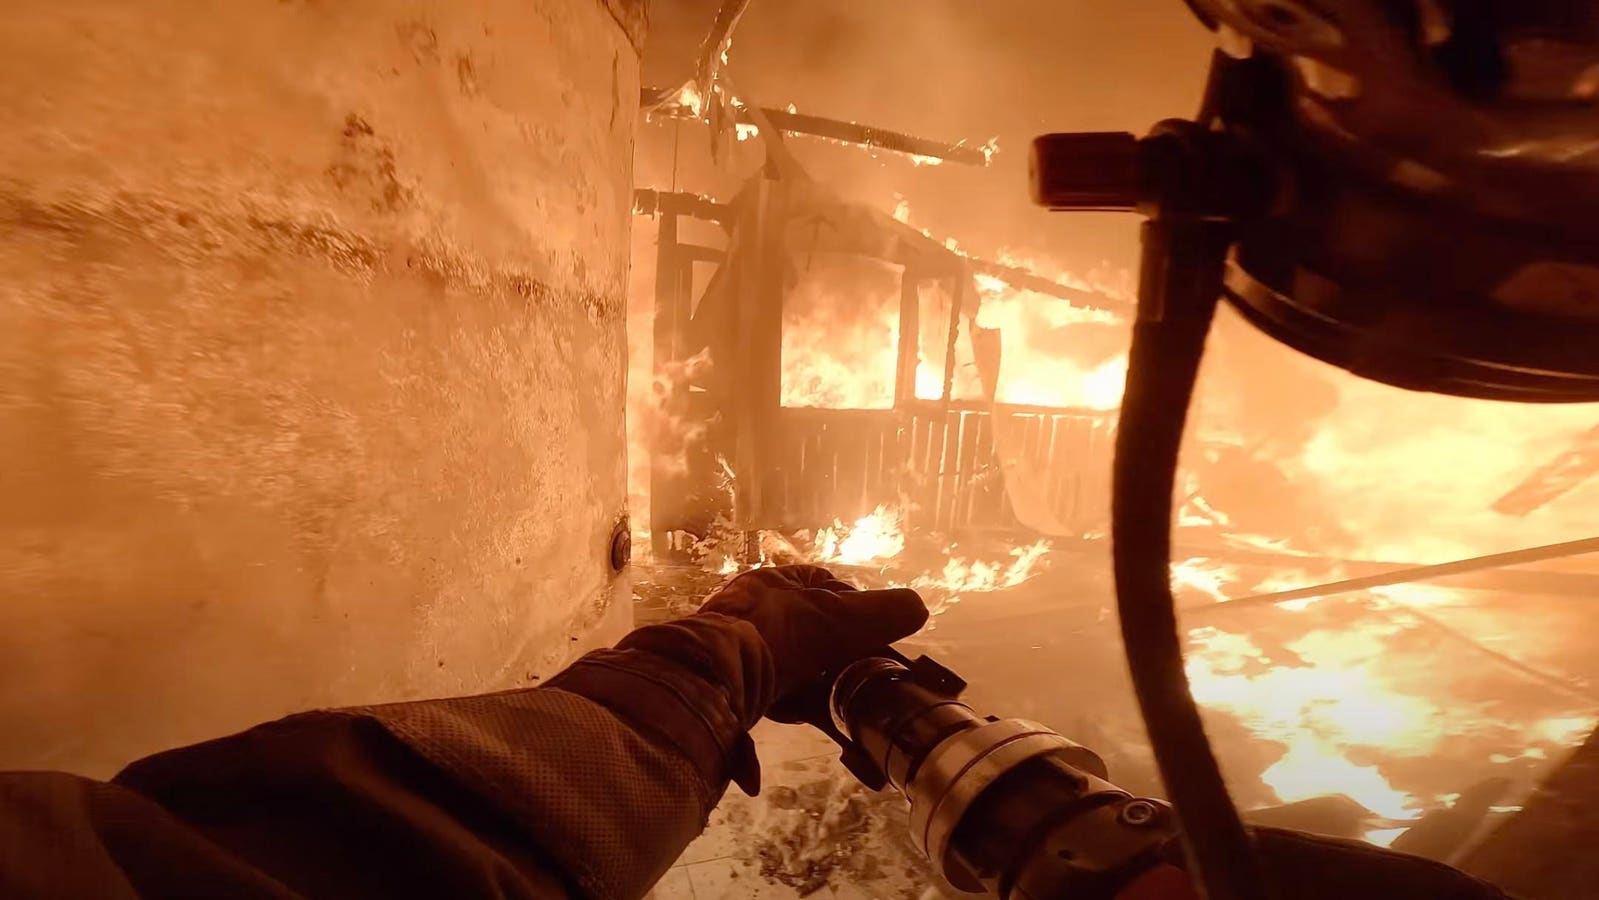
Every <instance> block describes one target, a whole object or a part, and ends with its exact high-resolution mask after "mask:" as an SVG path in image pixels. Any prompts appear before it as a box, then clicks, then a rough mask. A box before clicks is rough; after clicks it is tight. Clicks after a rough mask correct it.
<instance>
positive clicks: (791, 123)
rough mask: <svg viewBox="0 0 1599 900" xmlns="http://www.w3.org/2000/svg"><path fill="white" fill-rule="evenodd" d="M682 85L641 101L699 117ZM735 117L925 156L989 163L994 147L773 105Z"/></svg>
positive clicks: (646, 94) (666, 112) (657, 109)
mask: <svg viewBox="0 0 1599 900" xmlns="http://www.w3.org/2000/svg"><path fill="white" fill-rule="evenodd" d="M681 90H682V89H681V88H643V89H642V90H640V92H639V105H640V107H642V108H643V109H644V110H646V111H648V112H649V113H650V114H651V115H654V116H663V117H667V118H678V119H698V118H699V115H698V114H697V113H696V112H695V111H694V110H693V109H690V108H688V107H686V106H683V105H681V104H679V103H677V102H676V100H677V98H678V97H679V95H680V94H681ZM734 115H735V121H737V122H739V123H741V124H744V125H755V126H757V127H759V126H760V124H761V123H760V118H761V117H762V116H764V117H765V118H766V120H767V121H768V122H769V123H770V124H771V127H772V128H775V129H776V130H778V131H780V132H783V133H786V134H808V135H811V136H812V137H820V138H828V139H831V140H835V141H843V142H844V143H846V144H857V145H859V146H862V147H869V148H872V149H875V150H889V151H892V152H895V153H902V154H904V155H906V156H911V157H915V158H917V159H921V160H938V161H940V162H953V163H961V164H964V165H970V166H986V165H988V162H989V159H990V158H991V157H992V156H993V154H994V151H993V148H992V147H990V146H987V145H985V146H972V145H971V144H968V143H966V142H965V141H957V142H955V143H953V144H952V143H949V142H947V141H938V140H933V139H931V138H923V137H916V136H915V135H910V134H905V133H904V132H899V131H891V130H889V129H887V128H878V127H876V126H874V125H862V124H860V123H859V122H846V121H844V120H842V119H831V118H828V117H826V116H813V115H810V114H808V113H801V112H793V111H790V110H787V109H779V108H777V107H771V106H761V107H735V108H734Z"/></svg>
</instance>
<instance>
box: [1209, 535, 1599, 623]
mask: <svg viewBox="0 0 1599 900" xmlns="http://www.w3.org/2000/svg"><path fill="white" fill-rule="evenodd" d="M1595 552H1599V538H1583V539H1582V540H1577V541H1564V542H1562V543H1558V544H1546V545H1544V546H1541V547H1528V548H1526V549H1524V550H1510V551H1507V552H1504V553H1490V554H1488V555H1487V556H1475V557H1472V558H1470V559H1459V560H1455V561H1453V562H1446V563H1437V564H1435V565H1430V566H1411V567H1408V568H1403V569H1395V570H1393V571H1389V572H1383V573H1380V574H1377V575H1366V576H1362V577H1359V578H1347V579H1344V580H1342V581H1333V582H1329V583H1327V584H1318V585H1315V586H1312V587H1303V588H1294V589H1293V590H1288V591H1277V592H1275V593H1270V594H1254V595H1252V596H1248V597H1239V598H1238V599H1237V600H1229V601H1227V602H1226V603H1218V604H1215V605H1213V606H1205V607H1201V609H1204V610H1210V611H1222V610H1233V609H1240V608H1244V607H1249V606H1260V605H1264V604H1273V603H1283V602H1286V601H1288V600H1304V599H1309V598H1311V597H1328V596H1331V595H1333V594H1347V593H1350V592H1351V591H1364V590H1369V589H1371V588H1374V587H1386V586H1388V585H1392V584H1407V583H1409V582H1412V581H1426V580H1429V579H1433V578H1442V577H1444V576H1446V575H1462V574H1465V573H1467V572H1477V571H1481V570H1483V569H1498V568H1503V567H1505V566H1515V565H1521V564H1523V563H1530V562H1541V561H1543V560H1550V559H1561V558H1564V557H1567V556H1580V555H1581V554H1584V553H1595Z"/></svg>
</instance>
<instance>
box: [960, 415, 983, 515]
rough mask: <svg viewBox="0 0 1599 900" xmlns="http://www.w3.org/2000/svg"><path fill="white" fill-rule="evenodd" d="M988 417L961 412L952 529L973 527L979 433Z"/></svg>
mask: <svg viewBox="0 0 1599 900" xmlns="http://www.w3.org/2000/svg"><path fill="white" fill-rule="evenodd" d="M987 418H988V417H987V416H985V415H983V414H982V413H962V414H961V447H960V456H959V457H958V462H957V463H956V469H955V518H954V528H953V529H952V530H966V529H970V528H971V527H972V522H973V508H974V506H975V505H976V502H977V484H976V477H977V449H978V448H977V445H978V443H979V440H978V433H979V432H980V431H981V429H982V426H983V422H984V421H986V420H987Z"/></svg>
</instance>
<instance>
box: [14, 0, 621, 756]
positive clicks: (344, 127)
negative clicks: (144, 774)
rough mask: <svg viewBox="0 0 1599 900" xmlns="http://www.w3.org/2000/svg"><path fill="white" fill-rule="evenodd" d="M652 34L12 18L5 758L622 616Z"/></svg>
mask: <svg viewBox="0 0 1599 900" xmlns="http://www.w3.org/2000/svg"><path fill="white" fill-rule="evenodd" d="M638 6H639V2H638V0H435V2H429V0H340V2H318V0H229V2H226V3H212V4H197V3H192V2H185V0H143V2H140V3H127V2H123V0H22V2H13V3H9V4H7V6H6V14H5V15H4V16H3V17H0V767H8V768H15V767H49V768H64V769H68V770H76V771H81V772H87V773H91V774H100V775H105V774H108V773H110V772H112V771H114V770H115V769H116V768H117V767H118V766H120V765H121V764H122V763H124V762H125V761H127V760H129V759H131V758H134V757H136V756H139V755H142V754H145V753H148V752H151V751H155V750H158V749H162V748H164V747H167V746H171V745H174V744H177V743H181V742H189V741H194V740H199V739H203V738H206V737H210V736H214V735H217V734H221V733H225V732H227V731H230V730H234V729H238V728H242V727H245V726H248V725H250V724H253V723H254V722H257V721H260V720H263V719H267V718H270V717H274V716H278V715H281V714H284V713H288V712H291V711H294V710H299V709H303V708H307V707H314V706H325V705H341V704H351V703H364V702H371V701H386V700H399V699H406V698H415V697H422V696H433V695H441V694H448V693H454V692H465V691H477V690H485V689H493V688H502V687H508V686H514V685H521V684H532V683H536V680H537V679H539V678H542V677H545V676H547V675H548V674H549V673H551V672H553V671H554V670H555V669H557V668H559V666H560V665H562V664H563V663H564V662H565V661H566V660H567V659H568V658H569V657H570V655H571V654H572V653H573V652H575V651H577V650H579V649H582V648H584V647H586V646H589V645H590V644H592V643H594V642H596V641H602V640H609V639H611V638H614V636H615V634H616V633H618V632H619V631H620V629H621V628H623V627H625V625H626V624H627V622H628V620H629V613H628V603H627V601H628V598H629V596H630V593H629V590H628V585H627V583H626V576H625V574H622V575H617V574H613V573H612V572H611V570H610V568H609V565H608V562H607V546H608V542H609V539H610V535H611V532H612V528H613V525H614V524H615V523H616V521H617V520H618V519H619V518H620V517H621V516H622V515H624V513H625V508H624V507H625V502H626V499H625V493H624V474H623V472H624V452H625V451H624V443H623V381H624V377H625V374H624V372H625V369H624V365H625V362H624V361H625V346H624V336H623V328H624V305H625V303H624V290H625V286H626V269H627V244H626V240H627V226H628V211H629V207H630V202H631V201H630V187H631V178H630V156H631V151H632V139H633V126H634V120H635V109H636V100H637V88H638V82H637V50H636V47H637V42H638V41H639V40H640V39H641V34H642V11H641V9H639V8H638Z"/></svg>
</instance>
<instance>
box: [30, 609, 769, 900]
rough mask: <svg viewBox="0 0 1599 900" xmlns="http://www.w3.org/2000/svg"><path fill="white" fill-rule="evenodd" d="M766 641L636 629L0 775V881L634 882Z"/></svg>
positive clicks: (126, 885) (670, 837) (672, 834)
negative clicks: (249, 724)
mask: <svg viewBox="0 0 1599 900" xmlns="http://www.w3.org/2000/svg"><path fill="white" fill-rule="evenodd" d="M771 691H772V662H771V659H770V655H769V653H768V651H767V649H766V646H765V644H764V643H763V642H762V641H761V638H760V636H759V635H758V634H757V633H756V631H755V630H754V628H753V627H751V626H750V625H748V624H747V623H745V622H742V621H739V620H736V619H732V618H728V617H724V616H716V615H700V616H694V617H691V618H689V619H684V620H679V621H677V622H670V623H666V624H662V625H656V626H651V627H648V628H643V629H639V630H638V631H635V632H633V633H632V634H631V635H629V636H628V637H627V638H626V639H625V640H624V641H623V642H622V643H621V644H619V645H618V646H617V647H616V648H615V649H612V650H602V651H598V652H596V653H591V654H589V655H588V656H585V657H583V658H582V659H581V660H579V661H578V662H576V663H574V664H573V665H572V666H571V667H569V668H568V669H566V670H565V671H563V672H562V673H561V674H559V675H558V676H556V677H555V678H554V679H552V680H551V681H550V683H549V684H547V685H545V686H543V687H539V688H534V689H528V690H517V691H508V692H505V693H499V694H488V695H483V696H475V697H463V698H456V699H449V700H429V701H421V702H415V703H399V704H392V705H388V706H377V707H368V708H357V709H343V710H332V711H325V712H314V713H306V714H303V715H297V716H291V717H289V718H286V719H282V720H280V721H277V722H272V723H269V724H266V725H261V726H258V727H256V728H253V729H251V730H249V731H246V732H243V733H241V734H237V735H233V736H231V737H226V738H222V739H219V740H215V741H210V742H207V743H204V744H199V745H196V746H193V747H186V748H182V749H179V750H172V751H169V752H166V753H162V754H159V755H156V756H152V757H149V758H147V759H144V760H140V761H139V762H136V763H134V764H132V765H130V766H129V767H128V768H127V769H125V770H124V771H123V772H122V773H121V774H119V775H118V776H117V777H116V778H115V779H113V780H112V781H111V782H109V783H102V782H95V781H90V780H88V779H83V778H77V777H75V776H69V775H62V774H56V773H8V774H4V775H0V896H5V897H88V896H94V897H134V896H142V897H218V896H227V897H396V896H429V897H476V896H503V897H597V898H611V897H618V898H623V897H638V896H641V895H642V894H644V893H645V892H646V891H648V890H649V888H650V886H651V885H652V884H653V883H654V882H655V880H656V879H657V878H659V877H660V875H661V874H662V873H664V872H665V870H666V869H667V868H668V867H669V866H670V865H671V864H672V862H673V861H674V860H675V859H676V858H677V856H678V854H679V853H680V852H681V851H682V849H683V847H684V846H685V845H687V844H688V842H689V841H690V840H692V839H693V838H694V837H695V836H696V835H697V834H699V832H700V830H701V829H702V828H703V826H704V823H705V819H706V816H707V815H708V814H709V812H710V810H711V808H712V807H714V806H715V805H716V803H717V801H718V800H719V799H720V798H721V795H722V793H723V791H724V790H725V789H726V786H727V783H728V781H729V779H730V778H733V777H735V776H737V777H738V778H739V779H740V782H741V783H744V784H747V785H748V786H750V787H752V788H753V786H754V784H755V779H756V772H755V766H754V758H753V753H752V750H751V747H750V744H749V738H748V735H747V731H748V729H749V727H750V726H751V725H753V724H754V722H755V721H756V720H758V719H759V718H760V716H761V714H762V713H763V711H764V710H765V709H766V707H767V706H768V705H769V704H770V702H771V699H772V698H771V696H770V694H771Z"/></svg>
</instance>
